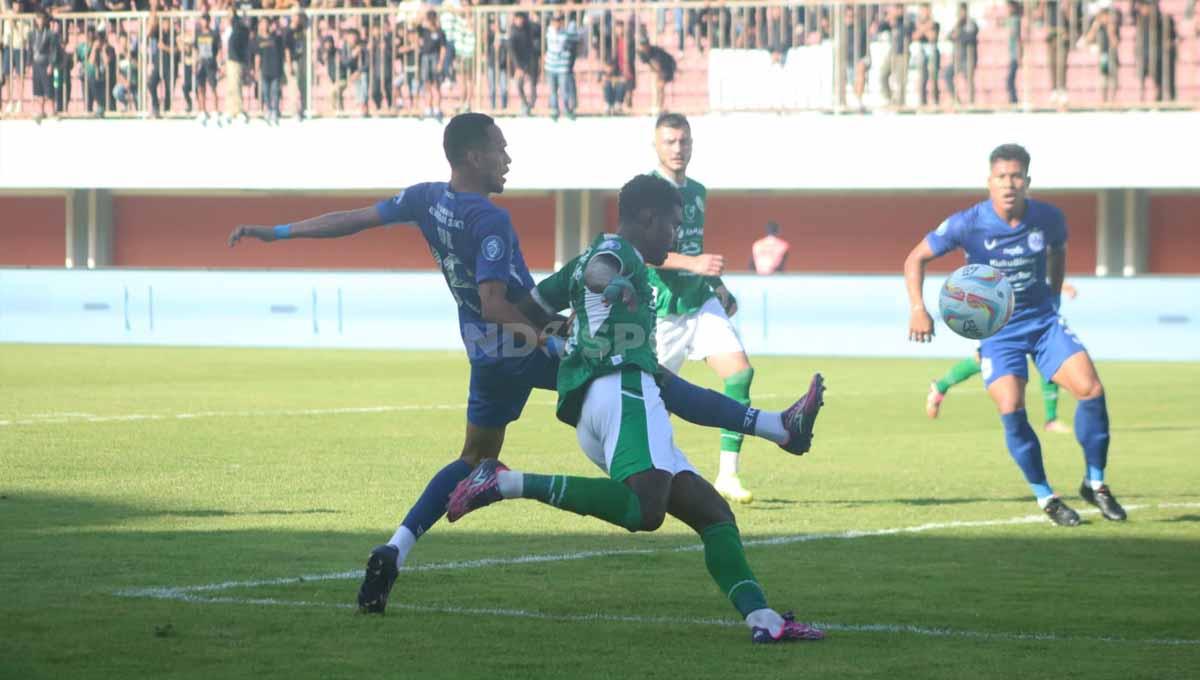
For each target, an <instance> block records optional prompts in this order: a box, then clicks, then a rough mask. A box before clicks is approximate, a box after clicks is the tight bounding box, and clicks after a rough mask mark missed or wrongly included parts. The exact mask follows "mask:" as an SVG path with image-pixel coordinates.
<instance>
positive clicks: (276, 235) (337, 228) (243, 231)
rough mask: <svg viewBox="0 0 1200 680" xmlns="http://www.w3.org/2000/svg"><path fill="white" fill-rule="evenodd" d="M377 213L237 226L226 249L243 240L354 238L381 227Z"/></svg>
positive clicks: (364, 211)
mask: <svg viewBox="0 0 1200 680" xmlns="http://www.w3.org/2000/svg"><path fill="white" fill-rule="evenodd" d="M383 223H384V222H383V219H382V218H381V217H380V216H379V210H378V209H376V207H375V206H370V207H366V208H359V209H357V210H343V211H341V212H332V213H326V214H324V215H321V216H319V217H313V218H310V219H307V220H304V221H303V222H296V223H295V224H279V225H276V226H274V227H267V226H263V225H258V224H240V225H238V226H237V227H236V228H234V230H233V231H232V232H231V233H230V234H229V247H230V248H232V247H233V246H235V245H237V242H238V241H240V240H242V239H243V238H254V239H258V240H259V241H266V242H268V243H269V242H271V241H277V240H279V239H285V238H339V237H341V236H350V235H351V234H357V233H358V232H360V231H362V230H364V229H370V228H372V227H379V226H382V225H383Z"/></svg>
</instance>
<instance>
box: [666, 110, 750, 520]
mask: <svg viewBox="0 0 1200 680" xmlns="http://www.w3.org/2000/svg"><path fill="white" fill-rule="evenodd" d="M654 150H655V152H656V154H657V155H658V167H656V168H655V169H654V172H653V174H655V175H658V176H659V177H662V178H663V179H665V180H667V181H668V182H671V183H672V184H673V185H675V187H676V188H677V189H679V193H680V194H681V195H682V198H683V223H682V224H680V226H679V228H678V230H677V231H676V234H675V239H674V242H673V243H672V245H671V252H670V253H668V254H667V259H666V260H665V261H664V262H663V263H662V266H660V267H658V268H656V269H651V270H650V285H651V286H653V287H654V291H655V295H656V297H655V310H656V311H657V313H658V326H657V331H656V333H657V340H658V358H659V361H661V362H662V364H663V366H666V367H667V369H669V370H670V371H671V372H673V373H678V372H679V369H680V368H682V367H683V362H684V361H685V360H687V359H693V360H699V361H704V362H706V363H707V364H708V365H709V367H711V368H712V369H713V371H714V372H715V373H716V374H717V375H718V376H719V377H720V378H721V380H722V381H724V383H725V394H726V395H727V396H729V397H730V398H732V399H734V400H736V401H739V402H741V403H743V404H749V403H750V384H751V383H752V382H753V381H754V367H753V366H751V365H750V360H749V359H748V358H747V357H746V350H745V348H744V347H743V346H742V340H741V338H740V337H739V336H738V332H737V330H736V329H735V328H734V327H733V324H732V323H731V322H730V321H729V317H731V316H733V315H734V314H736V313H737V300H736V299H735V298H734V297H733V294H732V293H730V292H729V289H728V288H726V287H725V284H724V283H723V282H722V281H721V278H720V275H721V273H722V271H724V268H725V259H724V258H723V257H722V256H721V255H716V254H712V253H705V252H704V214H705V209H706V201H707V199H708V190H707V189H705V188H704V185H703V184H701V183H699V182H697V181H696V180H694V179H692V178H690V177H688V176H687V168H688V164H689V163H690V162H691V160H692V130H691V126H690V125H689V123H688V120H687V118H686V117H684V116H682V115H680V114H678V113H666V114H663V115H661V116H659V117H658V121H657V123H655V127H654ZM741 450H742V435H741V434H740V433H738V432H733V431H730V430H721V454H720V466H719V468H718V472H717V478H716V480H715V481H714V482H713V484H714V486H715V487H716V488H717V491H719V492H720V493H721V495H722V496H724V497H725V498H727V499H729V500H731V501H735V502H738V503H749V502H751V501H753V500H754V495H753V494H752V493H751V492H750V491H748V490H747V489H746V488H745V487H744V486H743V485H742V482H741V479H740V478H739V477H738V462H739V459H740V453H741Z"/></svg>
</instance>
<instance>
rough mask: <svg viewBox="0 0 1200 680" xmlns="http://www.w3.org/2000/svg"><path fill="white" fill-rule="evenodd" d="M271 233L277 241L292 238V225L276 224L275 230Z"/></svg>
mask: <svg viewBox="0 0 1200 680" xmlns="http://www.w3.org/2000/svg"><path fill="white" fill-rule="evenodd" d="M272 231H274V232H275V238H277V239H279V238H291V237H292V225H290V224H276V225H275V229H273V230H272Z"/></svg>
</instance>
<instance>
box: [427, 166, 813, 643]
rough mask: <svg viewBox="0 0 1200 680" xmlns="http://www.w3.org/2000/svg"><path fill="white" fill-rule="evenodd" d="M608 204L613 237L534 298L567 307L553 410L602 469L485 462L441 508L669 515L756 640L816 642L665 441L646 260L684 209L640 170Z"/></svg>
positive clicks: (663, 247) (645, 524) (664, 185)
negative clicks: (616, 226) (521, 505)
mask: <svg viewBox="0 0 1200 680" xmlns="http://www.w3.org/2000/svg"><path fill="white" fill-rule="evenodd" d="M618 213H619V215H620V233H619V234H602V235H600V236H599V237H598V238H597V239H596V240H595V241H594V242H593V243H592V245H591V246H590V247H589V248H588V249H587V250H586V251H585V252H584V253H583V254H582V255H580V256H579V257H577V258H575V259H574V260H572V261H571V262H569V263H568V264H567V266H566V267H564V268H563V269H562V270H561V271H559V272H558V273H556V274H554V275H553V276H551V277H550V278H548V279H546V280H544V281H542V282H541V283H540V284H538V286H537V288H536V294H535V295H533V296H532V297H533V299H534V300H535V301H536V302H537V303H538V304H540V305H542V306H543V307H544V309H545V310H546V311H548V312H550V313H553V312H556V311H558V310H560V309H564V308H566V307H567V306H570V307H571V309H572V311H573V312H574V313H575V325H574V329H573V331H572V334H571V336H570V338H569V340H568V350H567V355H566V357H565V358H564V359H563V361H562V364H561V366H560V368H559V371H558V393H559V399H558V417H559V418H560V419H561V420H563V421H564V422H566V423H568V424H570V425H573V426H575V428H576V432H577V435H578V438H579V443H580V446H581V447H582V448H583V450H584V452H585V453H586V454H587V456H588V458H589V459H591V461H592V462H593V463H595V464H596V465H597V466H599V467H600V468H601V469H602V470H604V471H605V472H607V473H608V475H609V478H608V479H603V478H591V477H574V476H565V475H541V474H531V473H522V472H517V471H515V470H509V469H508V468H507V467H505V466H504V465H503V464H501V463H499V462H498V461H496V460H488V461H485V462H483V463H481V464H480V465H479V466H478V467H476V468H475V470H474V471H473V472H472V473H471V475H470V476H469V477H467V478H466V479H464V480H463V481H462V482H460V483H459V485H458V487H456V488H455V490H454V493H453V494H451V496H450V502H449V504H448V509H447V517H448V518H449V519H450V521H452V522H453V521H457V520H458V519H460V518H461V517H462V516H463V515H465V514H467V513H469V512H472V511H474V510H477V509H479V508H481V507H484V506H486V505H490V504H492V503H495V502H497V501H501V500H504V499H508V498H531V499H534V500H538V501H541V502H543V503H546V504H548V505H552V506H554V507H557V508H561V509H564V510H570V511H572V512H575V513H578V514H581V515H589V516H592V517H597V518H599V519H603V520H605V521H607V522H610V523H612V524H615V525H617V526H621V527H624V528H626V529H628V530H629V531H654V530H655V529H657V528H658V527H659V526H661V525H662V523H663V520H664V519H665V517H666V515H667V514H670V515H672V516H673V517H676V518H678V519H679V520H680V521H682V522H684V523H685V524H687V525H688V526H689V527H691V528H692V529H693V530H695V531H696V533H697V534H699V535H700V538H701V540H702V541H703V543H704V561H705V565H706V566H707V567H708V571H709V574H710V575H711V576H712V578H713V580H714V581H715V582H716V584H717V586H718V587H719V588H720V589H721V592H722V593H723V594H724V595H725V596H726V597H728V598H729V600H730V601H731V602H732V603H733V605H734V607H735V608H737V610H738V612H739V613H740V614H741V615H742V616H743V617H744V619H745V621H746V625H747V626H748V627H749V628H750V630H751V639H752V640H753V641H754V642H756V643H771V642H782V641H786V640H819V639H821V638H822V637H824V633H822V632H821V631H820V630H818V629H816V628H813V627H811V626H808V625H805V624H802V623H799V622H797V621H796V620H795V619H794V618H793V617H791V616H790V615H788V614H782V615H781V614H779V613H778V612H776V611H775V610H774V609H771V608H770V607H768V606H767V601H766V596H765V594H764V592H763V589H762V587H761V586H760V585H759V583H758V581H757V579H756V578H755V577H754V574H753V572H752V571H751V570H750V565H749V564H748V563H747V561H746V555H745V551H744V549H743V547H742V541H741V536H740V534H739V532H738V528H737V524H736V521H735V519H734V516H733V512H732V511H731V510H730V509H729V504H728V503H726V502H725V500H724V499H722V498H721V496H720V494H718V493H717V491H716V490H715V489H714V488H713V487H712V486H711V485H710V484H709V483H708V482H706V481H705V480H704V478H702V477H701V476H700V475H699V474H697V473H696V470H695V468H693V467H692V465H691V463H690V462H688V459H687V457H686V456H685V455H684V454H683V452H682V451H680V450H679V449H678V448H676V447H675V442H674V437H673V435H672V432H671V421H670V419H669V418H668V416H667V410H666V408H665V407H664V406H663V403H662V399H661V397H660V395H659V390H658V385H657V383H656V379H655V376H656V374H657V373H658V371H659V368H658V360H657V357H656V355H655V351H654V326H655V321H656V319H655V317H656V314H655V310H654V308H653V299H654V298H653V292H652V290H651V288H650V283H649V273H650V270H649V268H648V267H647V266H646V265H647V264H660V263H662V261H663V260H664V259H665V258H666V255H667V250H668V248H669V247H670V245H671V242H672V240H673V237H674V233H675V230H676V227H677V226H678V225H679V223H680V221H681V220H682V217H683V214H682V213H683V210H682V206H681V205H680V198H679V193H678V192H677V191H675V189H674V188H673V187H672V185H671V184H670V183H668V182H666V181H664V180H662V179H661V178H657V177H653V176H649V175H640V176H638V177H635V178H634V179H633V180H631V181H630V182H629V183H627V184H626V185H625V186H624V187H622V189H621V194H620V198H619V199H618ZM551 310H553V312H551ZM806 396H807V397H808V398H807V405H806V406H804V407H802V410H804V411H806V412H807V414H808V417H809V423H810V425H811V421H812V419H814V418H815V416H816V412H817V409H818V407H819V402H820V391H819V389H818V390H817V391H816V392H815V394H814V393H810V395H806Z"/></svg>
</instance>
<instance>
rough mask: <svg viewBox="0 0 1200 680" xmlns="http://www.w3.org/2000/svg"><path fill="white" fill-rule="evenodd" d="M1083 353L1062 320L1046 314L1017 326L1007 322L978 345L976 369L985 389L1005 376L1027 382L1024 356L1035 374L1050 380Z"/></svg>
mask: <svg viewBox="0 0 1200 680" xmlns="http://www.w3.org/2000/svg"><path fill="white" fill-rule="evenodd" d="M1010 328H1011V330H1010ZM1086 351H1087V349H1086V348H1084V346H1083V343H1082V342H1080V340H1079V337H1078V336H1076V335H1075V332H1074V331H1072V330H1071V329H1070V328H1068V327H1067V322H1066V319H1063V318H1062V317H1061V316H1059V315H1058V314H1049V315H1047V316H1042V317H1035V318H1033V319H1030V320H1028V321H1021V322H1019V323H1013V322H1011V321H1010V322H1009V327H1006V328H1005V329H1004V330H1002V331H1000V332H999V333H997V334H996V335H993V336H992V337H990V338H987V339H986V340H984V341H983V343H982V344H981V345H980V346H979V356H980V363H979V368H980V370H981V371H982V373H983V384H984V385H985V386H991V384H992V383H993V382H995V381H996V380H998V379H999V378H1002V377H1004V376H1006V375H1015V376H1017V377H1018V378H1022V379H1024V380H1028V379H1029V362H1028V360H1027V359H1026V356H1028V355H1032V356H1033V363H1034V364H1035V365H1036V366H1037V369H1038V372H1039V373H1041V374H1042V376H1044V377H1045V378H1046V380H1051V379H1052V378H1053V377H1054V374H1055V373H1057V372H1058V369H1059V368H1060V367H1061V366H1062V365H1063V362H1065V361H1066V360H1067V359H1069V358H1070V357H1071V356H1072V355H1074V354H1076V353H1078V352H1086Z"/></svg>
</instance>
